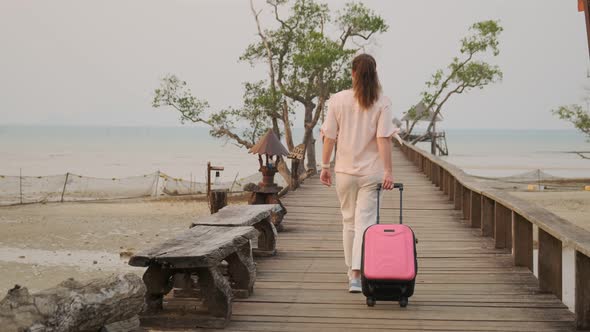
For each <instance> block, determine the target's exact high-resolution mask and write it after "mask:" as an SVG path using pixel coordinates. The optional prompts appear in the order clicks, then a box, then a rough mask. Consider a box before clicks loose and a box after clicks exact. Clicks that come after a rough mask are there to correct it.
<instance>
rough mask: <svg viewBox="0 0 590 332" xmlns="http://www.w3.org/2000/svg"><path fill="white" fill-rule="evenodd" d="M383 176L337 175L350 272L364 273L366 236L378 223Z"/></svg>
mask: <svg viewBox="0 0 590 332" xmlns="http://www.w3.org/2000/svg"><path fill="white" fill-rule="evenodd" d="M382 181H383V175H381V174H375V175H367V176H354V175H349V174H344V173H336V192H337V193H338V199H339V200H340V210H341V212H342V226H343V227H342V242H343V245H344V260H345V262H346V266H347V267H348V270H349V271H350V270H360V269H361V254H362V245H363V234H364V232H365V229H367V227H369V226H371V225H373V224H375V223H376V222H377V184H379V183H381V182H382Z"/></svg>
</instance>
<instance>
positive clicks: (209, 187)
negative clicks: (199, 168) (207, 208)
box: [207, 161, 211, 196]
mask: <svg viewBox="0 0 590 332" xmlns="http://www.w3.org/2000/svg"><path fill="white" fill-rule="evenodd" d="M210 192H211V162H210V161H208V162H207V196H209V193H210Z"/></svg>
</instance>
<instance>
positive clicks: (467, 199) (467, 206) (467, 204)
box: [461, 187, 471, 220]
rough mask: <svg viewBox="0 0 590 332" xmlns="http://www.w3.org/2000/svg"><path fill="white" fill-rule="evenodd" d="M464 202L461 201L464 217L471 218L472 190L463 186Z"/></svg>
mask: <svg viewBox="0 0 590 332" xmlns="http://www.w3.org/2000/svg"><path fill="white" fill-rule="evenodd" d="M462 199H463V202H462V203H461V211H463V219H465V220H469V217H470V216H471V190H469V189H467V188H466V187H463V198H462Z"/></svg>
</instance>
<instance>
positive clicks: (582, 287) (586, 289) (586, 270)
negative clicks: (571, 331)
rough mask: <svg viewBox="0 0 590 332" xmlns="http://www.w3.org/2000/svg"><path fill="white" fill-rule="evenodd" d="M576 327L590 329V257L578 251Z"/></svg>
mask: <svg viewBox="0 0 590 332" xmlns="http://www.w3.org/2000/svg"><path fill="white" fill-rule="evenodd" d="M576 327H577V328H578V329H579V330H590V258H588V256H586V255H584V254H582V253H581V252H579V251H576Z"/></svg>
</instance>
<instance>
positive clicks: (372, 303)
mask: <svg viewBox="0 0 590 332" xmlns="http://www.w3.org/2000/svg"><path fill="white" fill-rule="evenodd" d="M375 303H376V301H375V299H374V298H372V297H367V305H368V306H369V307H374V306H375Z"/></svg>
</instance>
